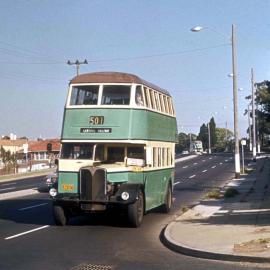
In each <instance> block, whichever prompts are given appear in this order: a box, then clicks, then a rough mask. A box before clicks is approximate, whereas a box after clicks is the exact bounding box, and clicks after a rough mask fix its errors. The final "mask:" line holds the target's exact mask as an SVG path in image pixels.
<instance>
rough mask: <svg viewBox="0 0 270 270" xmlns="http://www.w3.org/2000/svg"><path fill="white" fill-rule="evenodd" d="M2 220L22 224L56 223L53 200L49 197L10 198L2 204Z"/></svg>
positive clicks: (0, 208)
mask: <svg viewBox="0 0 270 270" xmlns="http://www.w3.org/2000/svg"><path fill="white" fill-rule="evenodd" d="M0 220H4V221H12V222H15V223H21V224H35V225H54V221H53V216H52V201H51V200H50V199H49V198H48V199H46V198H45V199H27V198H26V197H25V198H23V199H20V198H17V199H9V200H3V201H1V204H0Z"/></svg>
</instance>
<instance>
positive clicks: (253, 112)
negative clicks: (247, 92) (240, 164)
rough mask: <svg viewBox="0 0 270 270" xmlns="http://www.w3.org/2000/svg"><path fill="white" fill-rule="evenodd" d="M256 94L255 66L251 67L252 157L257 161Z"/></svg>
mask: <svg viewBox="0 0 270 270" xmlns="http://www.w3.org/2000/svg"><path fill="white" fill-rule="evenodd" d="M254 96H255V94H254V73H253V68H252V69H251V98H252V100H251V104H252V129H253V140H252V148H253V151H252V157H253V161H256V144H257V143H256V120H255V117H256V115H255V97H254Z"/></svg>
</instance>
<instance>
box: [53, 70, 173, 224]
mask: <svg viewBox="0 0 270 270" xmlns="http://www.w3.org/2000/svg"><path fill="white" fill-rule="evenodd" d="M176 138H177V125H176V118H175V112H174V108H173V103H172V97H171V96H170V94H169V92H168V91H166V90H164V89H161V88H160V87H158V86H155V85H153V84H151V83H149V82H147V81H145V80H142V79H141V78H139V77H137V76H135V75H132V74H126V73H120V72H97V73H88V74H82V75H79V76H77V77H75V78H73V79H72V80H71V81H70V85H69V91H68V96H67V101H66V105H65V110H64V117H63V126H62V135H61V155H60V158H59V160H58V182H57V187H55V188H52V189H51V190H50V195H51V197H52V198H53V213H54V219H55V222H56V224H57V225H65V224H66V223H67V222H68V219H69V218H70V217H72V216H74V215H78V214H81V213H84V212H86V213H87V212H96V211H105V210H106V209H108V208H110V207H111V206H112V207H119V208H122V210H124V211H125V212H126V216H127V218H128V220H129V222H130V224H131V225H132V226H134V227H138V226H140V224H141V222H142V219H143V215H144V214H145V213H146V212H147V211H148V210H150V209H153V208H156V207H160V209H162V211H164V212H169V210H170V208H171V204H172V191H173V182H174V175H175V170H174V159H175V158H174V156H175V141H176Z"/></svg>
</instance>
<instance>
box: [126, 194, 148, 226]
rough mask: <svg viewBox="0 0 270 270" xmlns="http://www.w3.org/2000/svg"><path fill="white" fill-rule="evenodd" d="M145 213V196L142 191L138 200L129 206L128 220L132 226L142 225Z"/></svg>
mask: <svg viewBox="0 0 270 270" xmlns="http://www.w3.org/2000/svg"><path fill="white" fill-rule="evenodd" d="M143 215H144V196H143V193H142V191H141V190H140V191H139V192H138V199H137V200H136V202H134V203H132V204H130V205H129V206H128V221H129V223H130V225H131V226H132V227H135V228H137V227H140V225H141V223H142V220H143Z"/></svg>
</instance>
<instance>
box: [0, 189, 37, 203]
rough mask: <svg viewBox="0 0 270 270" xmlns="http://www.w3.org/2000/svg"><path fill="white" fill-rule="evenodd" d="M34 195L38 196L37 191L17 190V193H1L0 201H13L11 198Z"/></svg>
mask: <svg viewBox="0 0 270 270" xmlns="http://www.w3.org/2000/svg"><path fill="white" fill-rule="evenodd" d="M34 194H39V192H38V190H37V189H23V190H19V191H12V192H7V193H2V194H0V201H2V200H8V199H13V198H17V197H23V196H28V195H34Z"/></svg>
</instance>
